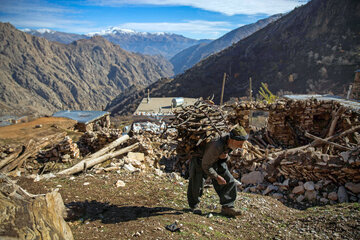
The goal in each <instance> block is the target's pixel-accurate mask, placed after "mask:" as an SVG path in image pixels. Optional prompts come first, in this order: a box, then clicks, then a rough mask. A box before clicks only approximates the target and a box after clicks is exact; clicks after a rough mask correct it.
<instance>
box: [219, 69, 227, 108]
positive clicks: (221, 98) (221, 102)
mask: <svg viewBox="0 0 360 240" xmlns="http://www.w3.org/2000/svg"><path fill="white" fill-rule="evenodd" d="M225 80H226V73H224V77H223V82H222V88H221V97H220V106H221V105H222V104H223V99H224V88H225Z"/></svg>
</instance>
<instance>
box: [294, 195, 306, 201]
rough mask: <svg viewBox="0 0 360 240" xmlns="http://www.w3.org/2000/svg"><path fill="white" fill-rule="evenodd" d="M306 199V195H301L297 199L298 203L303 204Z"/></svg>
mask: <svg viewBox="0 0 360 240" xmlns="http://www.w3.org/2000/svg"><path fill="white" fill-rule="evenodd" d="M304 199H305V197H304V195H299V196H298V197H297V198H296V201H297V202H299V203H301V202H302V201H303V200H304Z"/></svg>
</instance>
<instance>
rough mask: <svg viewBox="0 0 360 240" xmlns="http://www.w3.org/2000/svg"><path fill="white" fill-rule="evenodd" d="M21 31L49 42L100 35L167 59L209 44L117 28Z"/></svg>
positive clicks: (170, 34)
mask: <svg viewBox="0 0 360 240" xmlns="http://www.w3.org/2000/svg"><path fill="white" fill-rule="evenodd" d="M22 31H24V32H26V33H29V34H32V35H35V36H37V37H44V38H46V39H48V40H50V41H55V42H61V43H65V44H68V43H71V42H73V41H76V40H79V39H86V38H90V37H93V36H96V35H100V36H102V37H103V38H105V39H107V40H109V41H110V42H112V43H115V44H118V45H120V47H121V48H123V49H125V50H127V51H131V52H138V53H142V54H149V55H159V54H160V55H163V56H164V57H166V58H167V59H170V58H171V57H172V56H174V55H175V54H177V53H178V52H180V51H182V50H184V49H185V48H188V47H191V46H193V45H196V44H199V43H203V42H206V43H207V42H210V40H195V39H191V38H186V37H184V36H182V35H177V34H172V33H164V32H157V33H148V32H136V31H134V30H130V29H122V28H119V27H110V28H108V29H105V30H102V31H99V32H93V33H88V34H83V35H81V34H73V33H64V32H58V31H53V30H50V29H38V30H32V29H22Z"/></svg>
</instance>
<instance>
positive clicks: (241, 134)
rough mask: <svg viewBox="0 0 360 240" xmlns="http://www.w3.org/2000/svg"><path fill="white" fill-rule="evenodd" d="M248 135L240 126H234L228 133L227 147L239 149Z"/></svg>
mask: <svg viewBox="0 0 360 240" xmlns="http://www.w3.org/2000/svg"><path fill="white" fill-rule="evenodd" d="M248 138H249V135H248V134H247V132H246V131H245V129H244V128H243V127H242V126H239V125H235V126H234V127H233V129H232V130H231V131H230V138H229V143H228V145H229V147H230V148H231V149H233V150H234V149H236V148H241V147H242V146H243V144H244V142H245V141H246V140H248Z"/></svg>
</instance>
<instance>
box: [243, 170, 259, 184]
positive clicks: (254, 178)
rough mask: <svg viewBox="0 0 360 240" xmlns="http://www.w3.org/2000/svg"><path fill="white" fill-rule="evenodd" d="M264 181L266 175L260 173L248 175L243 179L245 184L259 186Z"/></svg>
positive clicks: (255, 172)
mask: <svg viewBox="0 0 360 240" xmlns="http://www.w3.org/2000/svg"><path fill="white" fill-rule="evenodd" d="M263 181H264V175H263V174H262V173H261V172H260V171H254V172H251V173H248V174H244V175H243V176H242V177H241V182H242V183H243V184H259V183H262V182H263Z"/></svg>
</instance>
